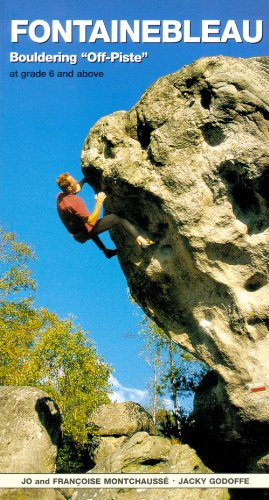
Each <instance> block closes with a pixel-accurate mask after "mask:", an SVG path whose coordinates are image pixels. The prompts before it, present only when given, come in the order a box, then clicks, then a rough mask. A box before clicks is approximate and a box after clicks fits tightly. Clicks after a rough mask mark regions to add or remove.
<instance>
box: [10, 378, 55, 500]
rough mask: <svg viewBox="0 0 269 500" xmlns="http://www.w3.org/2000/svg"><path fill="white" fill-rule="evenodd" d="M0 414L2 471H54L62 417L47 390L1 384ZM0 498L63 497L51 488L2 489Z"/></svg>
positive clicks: (45, 498) (43, 499)
mask: <svg viewBox="0 0 269 500" xmlns="http://www.w3.org/2000/svg"><path fill="white" fill-rule="evenodd" d="M0 414H1V419H0V437H1V446H0V472H1V473H4V472H5V473H28V472H29V473H52V472H54V469H55V462H56V457H57V443H58V442H59V439H60V436H61V432H60V424H61V417H60V412H59V408H58V407H57V406H56V405H55V403H54V402H53V401H52V400H51V398H49V396H48V395H47V393H46V392H44V391H42V390H39V389H35V388H33V387H0ZM0 498H3V499H5V498H7V499H9V500H17V499H21V498H25V499H28V498H29V499H31V498H32V499H35V498H40V499H41V500H60V499H64V497H63V496H62V495H61V493H60V492H58V491H55V490H50V489H47V490H36V489H27V490H24V489H14V490H12V489H8V490H3V489H2V490H0Z"/></svg>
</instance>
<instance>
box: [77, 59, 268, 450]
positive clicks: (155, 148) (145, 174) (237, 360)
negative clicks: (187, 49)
mask: <svg viewBox="0 0 269 500" xmlns="http://www.w3.org/2000/svg"><path fill="white" fill-rule="evenodd" d="M268 73H269V58H267V57H257V58H251V59H236V58H230V57H222V56H219V57H212V58H203V59H201V60H198V61H196V62H194V63H193V64H191V65H190V66H187V67H184V68H183V69H181V70H180V71H178V72H176V73H173V74H171V75H168V76H165V77H163V78H161V79H159V80H158V81H157V82H156V83H154V84H153V85H152V86H151V87H150V88H149V89H148V90H147V91H146V92H145V93H144V95H143V96H142V98H141V99H140V101H139V102H138V103H137V104H136V105H135V106H134V107H133V108H132V109H131V110H130V111H128V112H126V111H119V112H116V113H113V114H112V115H110V116H107V117H105V118H102V119H100V120H99V121H98V122H97V123H96V124H95V125H94V126H93V127H92V129H91V130H90V133H89V135H88V137H87V138H86V140H85V143H84V146H83V151H82V169H83V173H84V175H85V176H86V178H87V180H88V182H89V183H90V184H91V185H92V186H93V187H94V189H95V190H96V191H99V190H102V191H105V192H106V193H107V195H108V196H107V199H106V202H105V209H106V213H111V212H112V213H116V214H118V215H120V216H123V217H125V218H126V219H128V220H130V221H131V222H133V223H134V224H135V225H136V226H139V228H140V231H141V232H142V233H143V234H145V235H149V236H150V237H151V238H152V239H156V240H158V241H159V244H158V245H157V246H156V247H153V248H152V249H149V250H147V251H146V252H142V251H141V250H140V248H139V247H138V246H137V245H136V244H135V243H134V242H133V241H132V240H131V239H130V237H129V236H128V235H127V234H126V233H125V232H124V231H123V230H121V229H119V228H114V229H113V231H111V234H112V237H113V239H114V241H115V243H116V245H117V247H118V249H119V260H120V264H121V266H122V269H123V271H124V273H125V275H126V277H127V280H128V284H129V287H130V289H131V293H132V295H133V296H134V297H135V299H136V300H137V301H138V302H139V303H140V304H141V306H142V307H143V308H144V310H145V311H146V313H148V314H149V315H150V316H151V317H152V318H153V319H154V320H155V321H156V322H157V323H158V324H159V325H160V326H161V327H162V328H163V329H164V330H165V331H166V332H167V333H168V334H169V335H170V336H171V337H172V338H173V339H174V341H175V342H177V343H179V344H180V345H181V346H182V347H183V348H185V349H187V350H189V351H190V352H192V353H193V354H194V355H196V356H197V357H198V358H200V359H201V360H203V361H205V362H206V363H207V364H208V365H209V366H210V367H211V368H212V369H213V370H214V371H215V372H216V373H217V375H218V380H219V392H221V393H222V400H223V402H224V403H223V404H225V405H226V406H227V412H226V414H227V416H228V413H229V408H230V409H231V411H232V414H233V416H232V418H230V416H228V421H232V422H233V425H238V422H239V421H240V425H241V424H242V425H241V427H240V432H239V435H240V436H241V438H242V440H243V441H244V439H245V435H244V432H245V428H246V426H248V424H249V423H250V422H251V424H253V425H252V427H251V428H252V432H253V438H255V432H256V431H255V428H256V427H257V426H258V427H259V426H260V427H262V434H263V435H264V439H263V440H261V439H260V436H261V434H259V435H258V436H257V437H258V446H260V445H261V449H260V450H259V454H260V455H262V454H263V453H264V454H267V453H268V451H266V450H268V447H269V433H268V430H267V432H266V433H265V434H264V430H265V427H266V428H267V425H268V420H269V390H268V388H269V370H268V362H269V354H268V353H269V335H268V324H269V320H268V309H269V293H268V291H269V284H268V242H269V232H268V220H269V219H268V202H269V195H268V193H269V189H268V188H269V143H268V138H269V131H268V119H269V80H268ZM250 384H255V387H256V388H257V387H260V389H261V388H262V389H261V390H260V391H258V392H257V391H255V390H254V391H253V385H250ZM255 387H254V388H255ZM227 425H228V422H227ZM235 430H236V429H235ZM265 436H267V437H265ZM237 437H238V436H237Z"/></svg>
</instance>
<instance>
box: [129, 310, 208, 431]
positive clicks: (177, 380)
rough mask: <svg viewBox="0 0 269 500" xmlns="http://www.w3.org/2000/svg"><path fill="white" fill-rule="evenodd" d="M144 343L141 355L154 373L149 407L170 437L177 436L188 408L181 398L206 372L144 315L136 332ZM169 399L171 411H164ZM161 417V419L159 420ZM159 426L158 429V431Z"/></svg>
mask: <svg viewBox="0 0 269 500" xmlns="http://www.w3.org/2000/svg"><path fill="white" fill-rule="evenodd" d="M138 334H139V336H140V338H141V339H142V342H143V347H142V350H141V354H142V355H143V357H144V359H145V361H146V362H147V363H148V365H149V366H150V367H151V369H152V371H153V377H152V378H151V380H150V383H149V387H150V408H148V409H149V411H151V413H152V416H153V420H154V422H155V423H156V424H157V425H159V424H160V423H161V427H162V428H163V429H166V430H164V434H165V435H166V434H167V432H168V429H170V432H171V434H170V435H171V436H175V434H176V429H177V435H179V427H180V426H181V422H183V421H184V422H185V420H186V413H187V409H186V408H184V405H183V404H182V399H183V396H184V397H186V396H191V395H193V393H194V392H195V390H196V389H197V387H198V385H199V383H200V381H201V379H202V378H203V376H204V375H205V373H206V372H207V367H206V365H205V364H203V363H201V362H200V361H199V360H197V359H196V358H195V357H194V356H192V355H191V354H189V353H188V352H186V351H184V350H183V349H182V348H181V347H180V346H179V345H178V344H176V343H175V342H173V340H172V339H171V338H169V337H168V335H166V334H165V333H164V331H163V330H162V329H161V328H160V327H159V326H158V325H156V324H155V323H154V322H153V321H152V320H151V319H150V318H148V317H147V316H144V318H143V320H142V322H141V323H140V328H139V332H138ZM167 397H170V398H171V401H172V406H173V409H172V411H167V410H166V409H165V407H166V404H165V401H164V399H163V398H167ZM160 415H162V418H161V420H160ZM161 427H160V428H161Z"/></svg>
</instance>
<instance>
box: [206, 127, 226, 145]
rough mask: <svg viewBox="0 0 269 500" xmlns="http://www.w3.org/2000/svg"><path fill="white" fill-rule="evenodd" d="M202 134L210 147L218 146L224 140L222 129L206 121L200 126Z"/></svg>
mask: <svg viewBox="0 0 269 500" xmlns="http://www.w3.org/2000/svg"><path fill="white" fill-rule="evenodd" d="M202 134H203V136H204V139H205V141H206V142H207V144H209V146H212V147H214V146H219V144H221V143H222V142H224V141H225V135H224V133H223V131H222V129H221V128H220V127H219V126H218V125H215V124H213V123H206V124H205V125H204V126H203V127H202Z"/></svg>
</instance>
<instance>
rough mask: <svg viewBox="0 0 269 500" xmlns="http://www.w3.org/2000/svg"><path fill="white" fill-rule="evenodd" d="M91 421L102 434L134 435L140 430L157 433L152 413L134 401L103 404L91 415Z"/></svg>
mask: <svg viewBox="0 0 269 500" xmlns="http://www.w3.org/2000/svg"><path fill="white" fill-rule="evenodd" d="M91 421H92V422H93V424H94V425H95V426H96V427H97V428H98V433H99V434H100V435H101V436H123V435H125V436H132V435H133V434H134V433H135V432H139V431H147V432H149V433H150V434H156V429H155V427H154V424H153V420H152V417H151V415H150V414H149V413H148V412H147V411H146V410H144V408H142V406H140V405H139V404H138V403H133V402H132V401H127V402H125V403H110V404H106V405H101V406H99V407H98V408H97V410H95V411H94V412H93V414H92V415H91Z"/></svg>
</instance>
